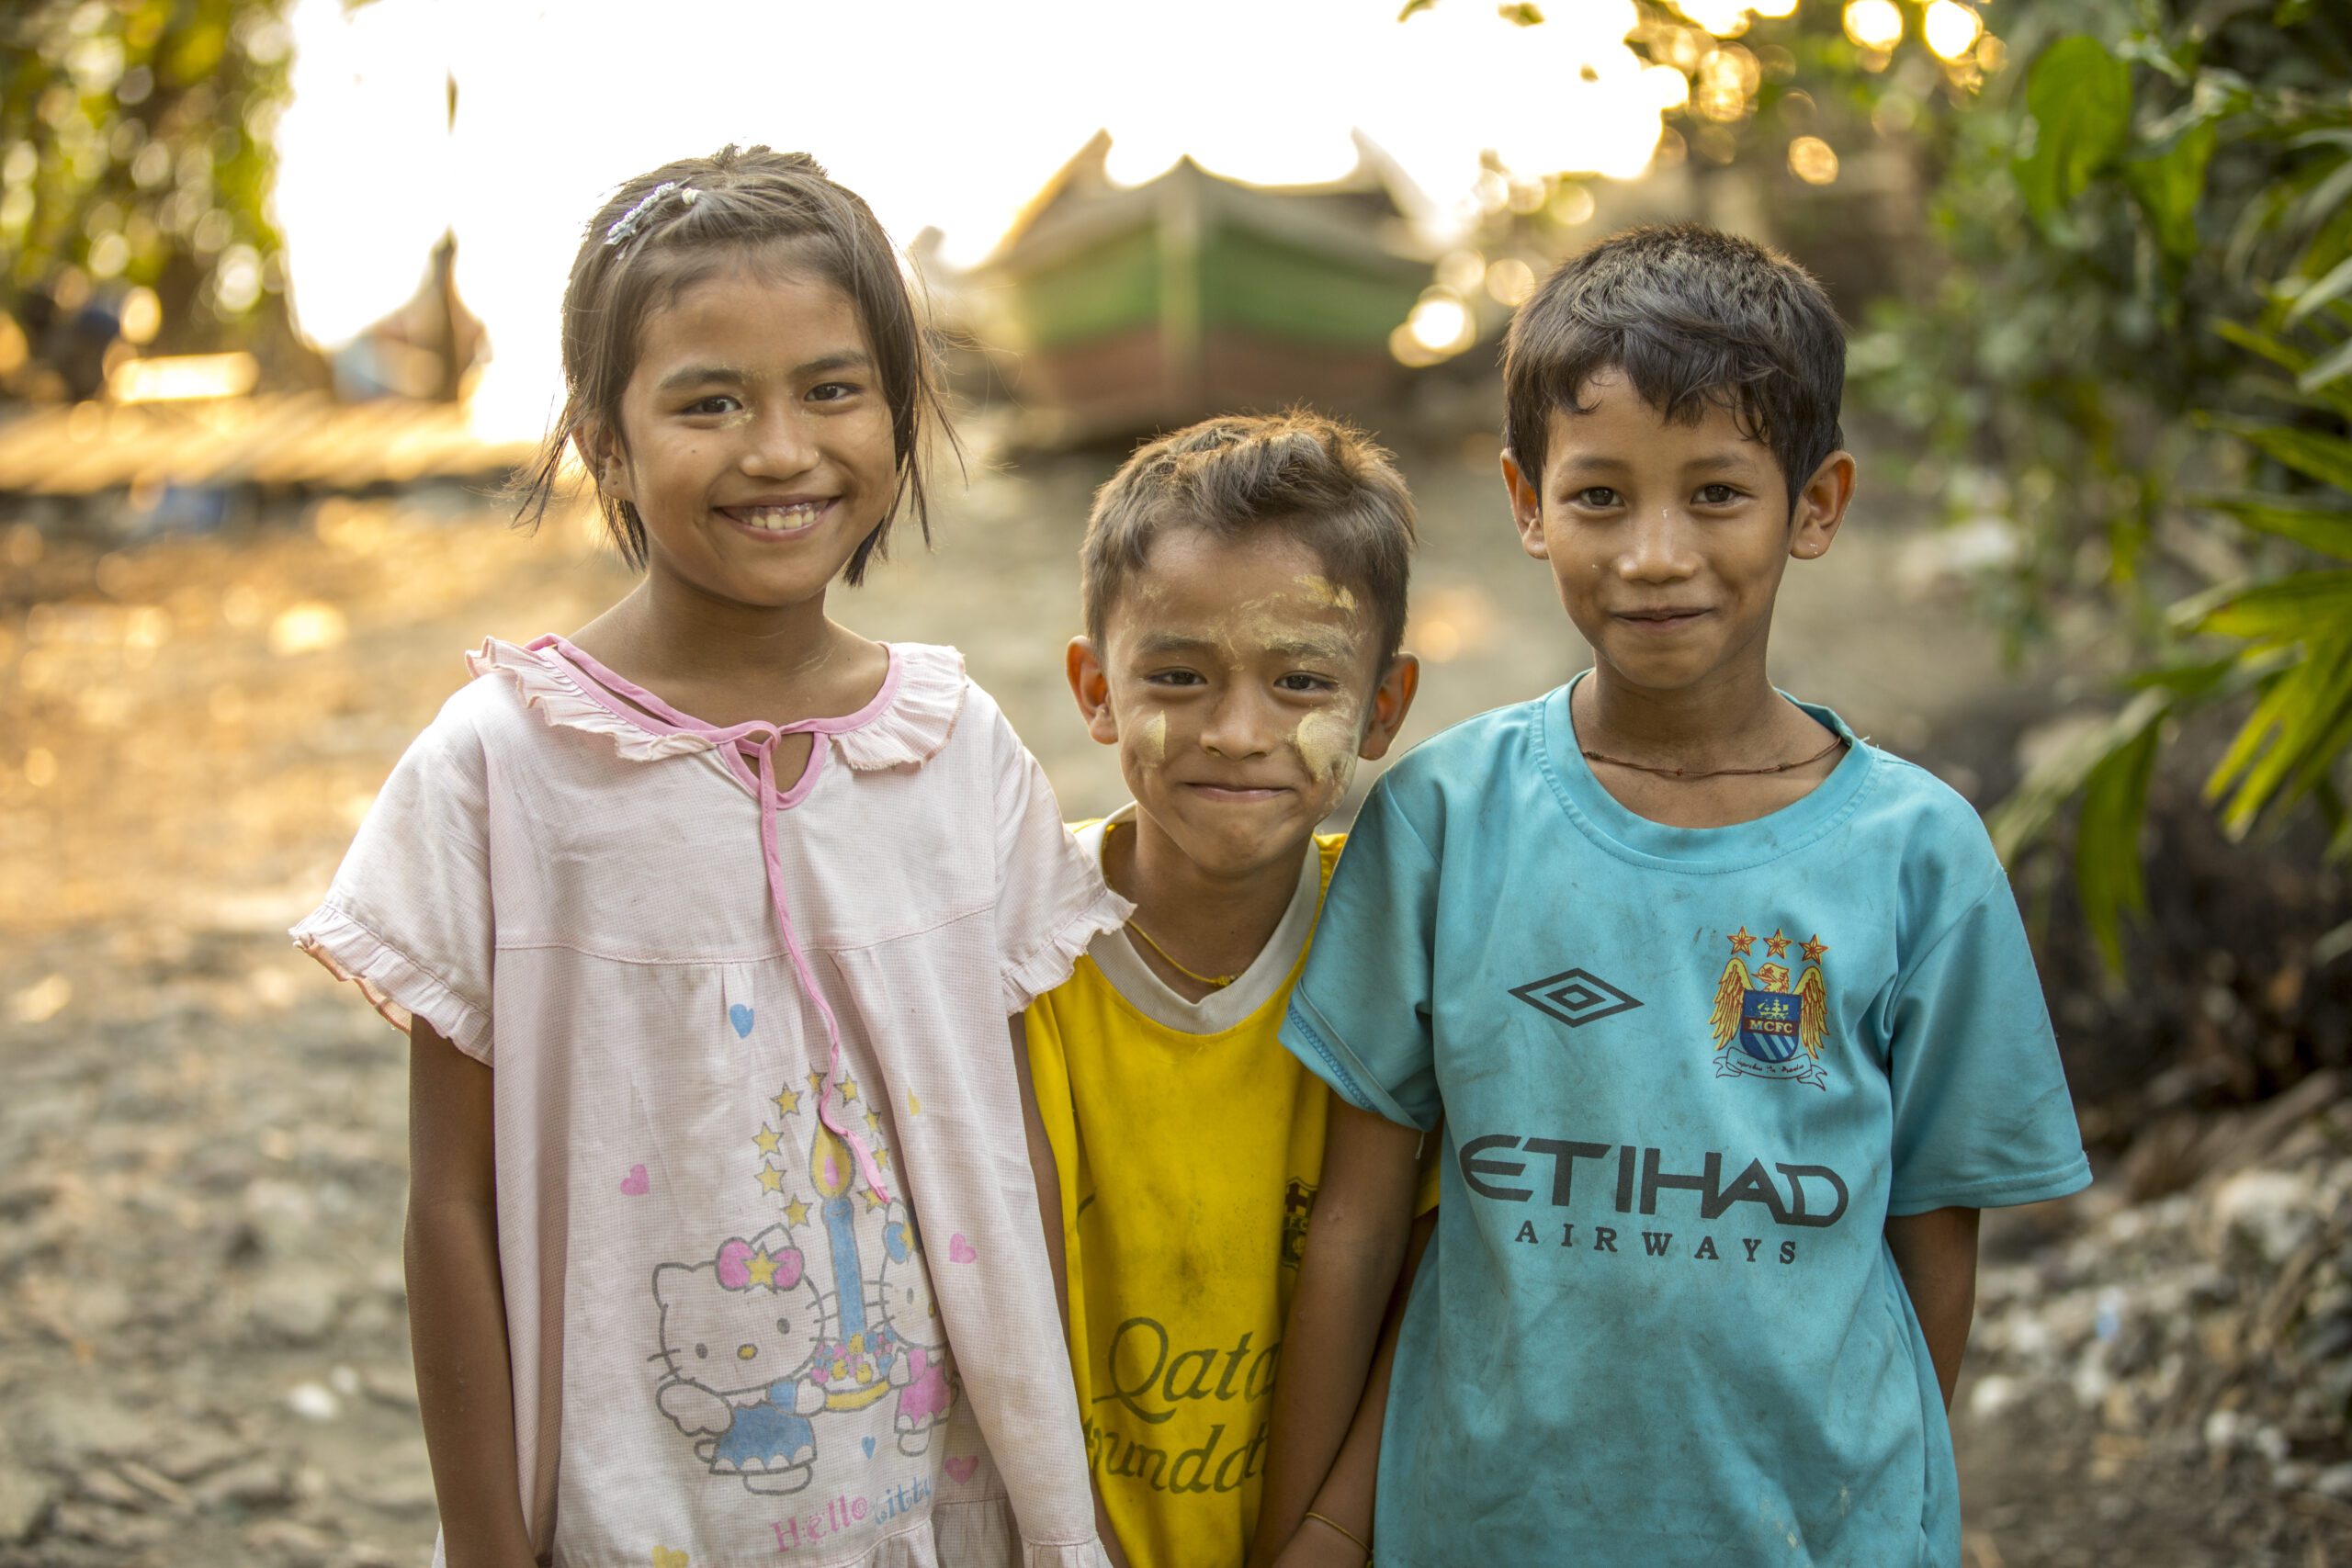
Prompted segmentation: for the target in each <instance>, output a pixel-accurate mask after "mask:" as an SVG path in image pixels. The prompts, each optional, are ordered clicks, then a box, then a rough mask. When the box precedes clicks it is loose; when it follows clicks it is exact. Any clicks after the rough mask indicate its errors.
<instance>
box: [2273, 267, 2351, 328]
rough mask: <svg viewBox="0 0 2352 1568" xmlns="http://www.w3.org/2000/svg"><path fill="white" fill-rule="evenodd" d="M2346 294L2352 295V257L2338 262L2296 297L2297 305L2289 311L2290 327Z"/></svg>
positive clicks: (2288, 322)
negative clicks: (2330, 301)
mask: <svg viewBox="0 0 2352 1568" xmlns="http://www.w3.org/2000/svg"><path fill="white" fill-rule="evenodd" d="M2346 293H2352V256H2346V257H2345V258H2344V259H2343V260H2342V261H2340V262H2337V263H2336V264H2335V265H2334V266H2332V267H2330V268H2328V270H2327V273H2326V275H2325V276H2323V277H2321V278H2320V280H2319V281H2318V282H2316V283H2313V284H2310V285H2308V286H2307V287H2306V288H2304V289H2303V291H2302V292H2301V294H2298V295H2296V296H2295V303H2294V304H2293V306H2292V307H2290V309H2289V310H2288V311H2287V324H2288V325H2289V326H2290V327H2291V326H2293V325H2295V324H2296V323H2297V322H2299V321H2301V320H2302V319H2303V318H2304V317H2305V316H2308V315H2310V314H2311V313H2312V311H2313V310H2318V309H2319V308H2320V307H2321V306H2322V305H2324V304H2326V303H2327V302H2328V301H2329V300H2331V299H2341V298H2342V297H2343V296H2344V295H2346Z"/></svg>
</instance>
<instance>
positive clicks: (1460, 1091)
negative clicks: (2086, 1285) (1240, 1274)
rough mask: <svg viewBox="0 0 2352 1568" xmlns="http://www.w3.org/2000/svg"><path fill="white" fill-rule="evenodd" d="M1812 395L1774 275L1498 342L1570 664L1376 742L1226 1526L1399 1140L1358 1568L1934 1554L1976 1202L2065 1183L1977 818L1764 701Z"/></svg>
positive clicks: (1377, 1207) (1826, 473)
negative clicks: (1384, 1331)
mask: <svg viewBox="0 0 2352 1568" xmlns="http://www.w3.org/2000/svg"><path fill="white" fill-rule="evenodd" d="M1844 368H1845V342H1844V337H1843V334H1842V333H1841V331H1840V329H1839V326H1838V320H1837V316H1836V313H1835V311H1834V310H1832V308H1831V306H1830V304H1829V301H1828V300H1827V299H1826V297H1825V296H1824V295H1823V294H1822V292H1821V290H1820V288H1819V286H1818V285H1816V284H1815V282H1814V281H1813V280H1812V279H1811V278H1810V277H1809V276H1806V275H1805V274H1804V272H1803V271H1802V270H1800V269H1799V268H1798V267H1796V266H1795V265H1793V264H1792V263H1790V262H1789V261H1787V260H1786V259H1784V258H1782V257H1780V256H1778V255H1776V254H1772V253H1770V252H1768V251H1766V250H1764V249H1763V248H1761V247H1759V246H1757V245H1754V244H1751V243H1747V242H1746V241H1742V240H1738V239H1735V238H1732V237H1730V236H1726V235H1723V234H1719V233H1715V232H1713V231H1707V230H1703V229H1693V228H1677V229H1650V230H1637V231H1632V232H1629V233H1626V234H1622V235H1619V236H1616V237H1615V238H1612V239H1611V240H1609V241H1607V242H1604V243H1602V244H1600V245H1599V246H1597V247H1595V248H1594V249H1592V250H1590V251H1588V252H1586V253H1584V254H1581V255H1579V256H1577V257H1575V258H1574V259H1572V260H1570V261H1569V262H1567V263H1566V265H1563V266H1562V267H1561V268H1560V269H1559V270H1558V271H1557V272H1556V273H1555V274H1554V275H1553V276H1552V277H1551V278H1550V279H1549V280H1548V281H1547V282H1546V283H1545V284H1544V288H1542V289H1541V290H1539V291H1538V292H1537V294H1536V295H1535V296H1534V297H1533V298H1532V299H1530V300H1529V301H1528V302H1527V303H1526V304H1525V305H1524V306H1522V307H1521V310H1520V312H1519V316H1518V318H1517V320H1516V321H1514V322H1513V323H1512V327H1511V332H1510V341H1509V344H1508V347H1507V350H1506V356H1505V368H1504V377H1505V384H1506V395H1507V398H1508V401H1509V441H1510V449H1509V450H1508V451H1507V452H1506V453H1505V455H1504V457H1503V472H1504V479H1505V480H1506V483H1507V485H1508V487H1509V489H1510V500H1511V506H1512V512H1513V514H1514V516H1515V518H1516V520H1517V523H1518V526H1519V530H1520V536H1521V542H1522V544H1523V545H1524V547H1525V548H1526V550H1527V553H1528V554H1529V555H1530V556H1532V557H1533V558H1536V559H1538V560H1542V561H1544V562H1546V563H1548V565H1549V566H1550V568H1551V570H1552V574H1553V577H1554V579H1555V583H1556V585H1557V587H1558V590H1559V593H1560V598H1561V602H1562V604H1563V605H1564V606H1565V607H1566V610H1567V612H1568V616H1569V618H1570V620H1572V621H1573V622H1574V623H1575V625H1576V626H1577V630H1578V631H1579V632H1581V633H1582V634H1583V636H1584V637H1585V639H1586V640H1587V641H1588V642H1589V644H1590V645H1591V647H1592V649H1593V655H1594V661H1593V668H1592V670H1591V671H1589V672H1588V673H1587V674H1585V675H1583V676H1580V677H1578V678H1577V680H1575V681H1573V682H1570V683H1569V684H1568V685H1566V686H1565V687H1562V688H1560V689H1559V690H1557V691H1555V692H1553V693H1551V694H1548V695H1545V696H1544V697H1541V698H1538V699H1537V700H1535V701H1533V702H1530V703H1525V704H1522V705H1518V706H1515V707H1507V708H1502V709H1498V710H1497V711H1496V712H1493V713H1490V714H1487V715H1485V716H1481V717H1478V718H1476V719H1472V720H1471V721H1469V722H1468V723H1466V724H1464V725H1460V726H1457V727H1456V728H1453V729H1452V730H1449V731H1447V732H1446V733H1445V734H1443V735H1442V736H1440V737H1438V738H1437V739H1433V740H1431V741H1430V742H1428V743H1427V744H1425V745H1423V746H1421V747H1419V749H1417V750H1414V751H1413V752H1412V753H1410V754H1409V755H1408V756H1406V757H1405V758H1403V759H1402V760H1401V761H1399V762H1398V763H1397V765H1396V766H1395V767H1394V768H1393V769H1392V770H1391V771H1390V772H1389V773H1388V774H1387V775H1386V776H1385V778H1383V779H1382V780H1381V782H1380V784H1378V786H1377V787H1376V788H1375V789H1374V792H1373V794H1372V795H1371V797H1370V798H1369V799H1368V800H1367V801H1366V803H1365V805H1364V807H1363V813H1362V815H1361V816H1360V817H1359V818H1358V819H1357V822H1356V825H1355V829H1354V832H1353V834H1352V836H1351V839H1350V840H1349V845H1348V849H1347V852H1346V853H1345V855H1344V856H1342V858H1341V860H1340V866H1339V870H1338V872H1337V874H1336V876H1335V878H1334V880H1333V883H1332V886H1331V891H1330V895H1329V900H1328V901H1327V903H1326V905H1325V908H1324V916H1323V922H1322V925H1321V928H1320V931H1319V933H1318V936H1317V942H1316V946H1315V950H1314V953H1313V954H1312V956H1311V957H1310V959H1309V961H1308V964H1307V968H1306V974H1305V976H1304V977H1303V978H1302V979H1301V980H1300V982H1299V985H1298V987H1297V988H1296V990H1295V993H1294V995H1293V998H1292V1001H1291V1006H1290V1011H1289V1017H1288V1020H1287V1021H1286V1022H1285V1024H1284V1027H1283V1043H1285V1044H1286V1045H1288V1046H1289V1047H1290V1048H1291V1050H1292V1051H1294V1052H1295V1053H1296V1054H1297V1055H1298V1056H1299V1057H1300V1059H1301V1060H1303V1061H1304V1062H1305V1063H1306V1065H1307V1066H1308V1067H1310V1068H1311V1069H1313V1070H1314V1071H1315V1072H1316V1073H1317V1075H1318V1076H1320V1077H1322V1078H1323V1079H1324V1080H1325V1081H1326V1082H1328V1083H1329V1085H1330V1086H1331V1088H1332V1089H1334V1090H1335V1091H1336V1093H1337V1094H1338V1096H1339V1098H1340V1100H1343V1101H1345V1105H1343V1106H1335V1108H1334V1110H1333V1113H1332V1122H1331V1130H1330V1143H1329V1151H1328V1153H1327V1156H1326V1163H1325V1168H1324V1181H1325V1188H1324V1196H1323V1200H1322V1203H1321V1206H1320V1207H1318V1209H1317V1214H1316V1224H1315V1228H1314V1230H1313V1231H1312V1232H1311V1233H1310V1235H1309V1238H1308V1243H1307V1248H1306V1261H1305V1264H1304V1267H1303V1269H1302V1270H1301V1275H1300V1279H1299V1283H1298V1287H1297V1294H1296V1297H1295V1303H1294V1306H1293V1309H1292V1317H1291V1324H1290V1328H1289V1332H1288V1335H1287V1337H1286V1340H1285V1344H1286V1349H1285V1351H1284V1357H1283V1380H1282V1383H1281V1386H1280V1389H1279V1391H1278V1393H1277V1396H1276V1405H1275V1416H1274V1427H1273V1443H1272V1469H1271V1471H1270V1474H1269V1477H1268V1483H1267V1495H1266V1504H1265V1509H1266V1516H1267V1517H1264V1518H1262V1519H1261V1532H1260V1540H1261V1542H1262V1541H1268V1540H1273V1539H1278V1537H1277V1536H1276V1535H1275V1534H1273V1533H1272V1532H1278V1531H1280V1530H1281V1529H1283V1526H1284V1524H1285V1523H1286V1522H1287V1521H1286V1520H1285V1519H1284V1517H1283V1514H1284V1513H1286V1512H1287V1511H1289V1510H1292V1509H1295V1508H1298V1507H1302V1506H1304V1505H1303V1504H1300V1503H1298V1502H1296V1501H1295V1499H1297V1498H1299V1497H1302V1496H1304V1495H1306V1494H1307V1493H1308V1492H1310V1491H1311V1490H1312V1487H1313V1485H1314V1483H1315V1481H1316V1479H1317V1478H1318V1477H1319V1476H1320V1475H1321V1474H1322V1473H1323V1472H1324V1470H1325V1468H1326V1467H1327V1466H1328V1464H1329V1461H1330V1457H1331V1455H1332V1453H1333V1452H1335V1451H1336V1450H1337V1448H1338V1445H1339V1442H1340V1437H1341V1435H1343V1434H1344V1432H1345V1429H1346V1426H1347V1422H1348V1419H1349V1416H1350V1415H1351V1412H1352V1411H1353V1409H1354V1406H1355V1402H1356V1398H1357V1393H1358V1391H1359V1390H1360V1388H1361V1387H1362V1384H1363V1377H1364V1371H1365V1368H1366V1367H1367V1366H1368V1364H1369V1362H1370V1360H1371V1356H1372V1350H1373V1347H1374V1339H1375V1337H1376V1335H1377V1333H1378V1329H1379V1320H1380V1309H1381V1304H1382V1303H1384V1302H1385V1300H1386V1297H1387V1294H1388V1291H1389V1287H1390V1283H1391V1281H1392V1280H1393V1279H1394V1278H1395V1275H1396V1270H1397V1263H1398V1259H1399V1258H1400V1257H1401V1254H1402V1251H1403V1247H1404V1239H1405V1235H1406V1232H1407V1228H1408V1224H1409V1222H1410V1220H1411V1212H1412V1183H1413V1173H1414V1164H1413V1156H1414V1150H1415V1146H1416V1145H1417V1143H1418V1141H1419V1139H1420V1137H1421V1136H1422V1135H1423V1133H1424V1130H1425V1129H1430V1128H1434V1127H1437V1126H1438V1124H1439V1122H1440V1120H1441V1118H1442V1122H1443V1132H1442V1136H1443V1137H1444V1139H1445V1140H1446V1147H1445V1149H1444V1156H1445V1157H1444V1161H1443V1164H1444V1178H1443V1197H1444V1201H1443V1203H1442V1206H1441V1208H1440V1211H1439V1213H1440V1219H1439V1227H1438V1235H1437V1239H1436V1242H1435V1244H1434V1245H1433V1246H1432V1247H1431V1248H1430V1253H1429V1258H1430V1261H1429V1262H1428V1263H1427V1264H1426V1265H1425V1266H1424V1267H1423V1269H1422V1270H1421V1273H1420V1276H1419V1281H1418V1283H1417V1285H1416V1286H1415V1288H1414V1291H1413V1294H1412V1298H1411V1303H1410V1306H1409V1308H1408V1313H1407V1316H1406V1320H1405V1325H1404V1330H1403V1336H1402V1339H1401V1341H1400V1344H1399V1348H1398V1350H1397V1362H1396V1372H1395V1382H1394V1386H1393V1389H1392V1392H1391V1394H1390V1403H1389V1406H1388V1416H1387V1427H1386V1436H1385V1441H1384V1443H1383V1445H1382V1449H1381V1459H1380V1484H1379V1493H1378V1500H1377V1508H1376V1513H1375V1516H1374V1525H1375V1533H1374V1542H1373V1545H1374V1561H1375V1562H1379V1563H1382V1564H1389V1563H1397V1564H1414V1565H1416V1568H1425V1565H1430V1564H1441V1563H1453V1562H1476V1563H1478V1564H1480V1565H1481V1568H1505V1565H1507V1564H1513V1563H1554V1562H1566V1561H1574V1562H1579V1563H1591V1564H1627V1565H1634V1564H1638V1565H1641V1568H1672V1565H1676V1564H1686V1563H1688V1564H1698V1563H1743V1564H1745V1563H1766V1562H1838V1563H1853V1564H1858V1565H1866V1568H1884V1565H1888V1564H1912V1563H1917V1564H1932V1565H1936V1568H1956V1565H1957V1564H1958V1563H1959V1562H1960V1553H1961V1547H1960V1509H1959V1497H1958V1487H1957V1481H1956V1478H1955V1475H1954V1472H1953V1465H1952V1455H1951V1435H1950V1432H1949V1429H1948V1427H1947V1426H1946V1422H1945V1408H1946V1404H1947V1403H1948V1401H1949V1400H1950V1398H1951V1386H1952V1382H1953V1380H1954V1378H1955V1377H1956V1376H1957V1375H1958V1371H1959V1364H1960V1358H1961V1351H1962V1347H1963V1345H1964V1344H1965V1342H1966V1339H1967V1334H1968V1324H1969V1318H1970V1314H1971V1311H1972V1309H1973V1292H1974V1281H1975V1266H1976V1253H1975V1246H1976V1215H1977V1211H1979V1210H1980V1209H1983V1208H1985V1207H1990V1206H1996V1205H2003V1204H2012V1203H2026V1202H2033V1201H2039V1200H2041V1199H2045V1198H2055V1197H2058V1196H2061V1195H2063V1194H2064V1193H2068V1192H2072V1191H2075V1190H2078V1189H2079V1188H2081V1187H2083V1186H2084V1185H2085V1184H2086V1182H2087V1181H2088V1180H2089V1171H2088V1168H2087V1166H2086V1163H2085V1161H2084V1158H2083V1155H2082V1149H2081V1145H2080V1140H2079V1137H2078V1135H2077V1133H2076V1130H2075V1119H2074V1112H2073V1108H2072V1105H2071V1102H2070V1101H2069V1100H2068V1097H2067V1093H2066V1086H2065V1080H2064V1076H2063V1074H2062V1072H2061V1069H2060V1066H2059V1061H2058V1055H2057V1050H2056V1044H2055V1042H2054V1041H2053V1039H2052V1034H2051V1030H2050V1021H2049V1017H2048V1014H2047V1012H2046V1010H2045V1009H2044V1007H2043V1004H2042V999H2041V987H2040V985H2039V983H2038V982H2037V980H2036V977H2035V975H2034V969H2033V961H2032V956H2031V954H2030V952H2029V951H2028V948H2027V945H2026V941H2025V933H2024V931H2023V929H2022V927H2021V925H2020V923H2019V921H2018V913H2017V908H2016V904H2015V901H2014V899H2013V898H2012V897H2011V895H2010V892H2009V888H2008V883H2007V878H2006V877H2005V875H2004V874H2003V873H2002V869H2001V866H2000V863H1999V862H1998V861H1997V860H1996V858H1995V856H1994V853H1993V850H1992V846H1991V844H1990V842H1989V841H1988V840H1987V839H1986V837H1985V830H1984V828H1983V826H1982V824H1981V823H1980V822H1979V820H1978V818H1977V817H1976V814H1975V812H1974V811H1973V809H1972V808H1971V807H1969V806H1968V805H1967V803H1966V802H1964V801H1963V800H1962V799H1961V798H1960V797H1959V796H1958V795H1954V794H1953V793H1952V792H1951V791H1950V790H1949V789H1947V788H1945V787H1944V786H1943V785H1942V784H1939V783H1938V782H1937V781H1936V780H1935V779H1934V778H1933V777H1931V776H1930V775H1929V774H1928V773H1925V772H1923V771H1921V770H1920V769H1918V768H1917V767H1914V766H1912V765H1911V764H1909V763H1906V762H1904V761H1900V760H1898V759H1896V758H1894V757H1892V756H1890V755H1888V754H1886V753H1885V752H1883V751H1880V750H1877V749H1876V748H1874V747H1872V746H1871V745H1870V744H1869V743H1867V742H1866V741H1863V740H1860V739H1857V738H1856V737H1855V736H1854V735H1853V733H1852V732H1851V731H1850V730H1849V729H1848V728H1847V727H1846V725H1845V724H1844V722H1843V721H1842V720H1840V719H1839V718H1838V716H1837V715H1835V714H1834V713H1831V712H1830V711H1829V710H1827V709H1826V708H1822V707H1817V706H1814V705H1806V704H1802V703H1798V702H1795V701H1792V700H1791V699H1789V698H1786V697H1783V696H1781V694H1778V693H1776V692H1775V691H1774V690H1773V688H1772V685H1771V683H1770V680H1769V679H1768V678H1767V675H1766V671H1765V649H1766V643H1767V638H1768V634H1769V633H1770V627H1771V615H1772V606H1773V600H1774V596H1775V594H1776V593H1777V592H1778V589H1779V586H1780V581H1781V572H1782V570H1784V569H1785V568H1786V566H1787V563H1788V561H1789V560H1790V558H1796V559H1798V560H1808V559H1812V558H1817V557H1818V556H1820V555H1821V554H1822V553H1823V552H1824V551H1826V549H1828V547H1829V546H1830V543H1831V542H1832V540H1833V539H1834V538H1835V537H1836V536H1837V532H1838V524H1839V523H1840V521H1841V520H1842V518H1843V517H1844V514H1845V511H1846V506H1847V502H1848V501H1849V499H1850V497H1851V495H1852V493H1853V486H1854V460H1853V458H1852V457H1851V456H1850V455H1849V454H1848V453H1846V452H1845V451H1843V450H1841V449H1840V448H1841V436H1840V433H1839V430H1838V402H1839V399H1840V395H1841V392H1842V388H1843V378H1844ZM1300 1540H1301V1542H1312V1541H1314V1540H1316V1538H1315V1537H1313V1536H1312V1535H1311V1534H1310V1535H1304V1536H1302V1537H1301V1538H1300ZM1323 1544H1326V1545H1328V1546H1329V1555H1330V1557H1331V1560H1332V1561H1335V1562H1336V1561H1338V1560H1339V1559H1340V1557H1341V1556H1343V1555H1347V1554H1348V1553H1349V1552H1350V1551H1351V1547H1350V1546H1349V1544H1348V1543H1345V1542H1327V1543H1323ZM1353 1555H1354V1560H1355V1561H1357V1562H1360V1561H1361V1558H1362V1554H1361V1553H1360V1552H1356V1553H1354V1554H1353ZM1301 1561H1304V1552H1303V1551H1302V1550H1301V1548H1300V1547H1299V1546H1298V1545H1294V1548H1293V1550H1292V1551H1291V1553H1289V1554H1286V1555H1285V1556H1284V1557H1283V1562H1285V1563H1286V1564H1287V1563H1291V1562H1301Z"/></svg>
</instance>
